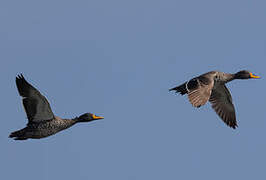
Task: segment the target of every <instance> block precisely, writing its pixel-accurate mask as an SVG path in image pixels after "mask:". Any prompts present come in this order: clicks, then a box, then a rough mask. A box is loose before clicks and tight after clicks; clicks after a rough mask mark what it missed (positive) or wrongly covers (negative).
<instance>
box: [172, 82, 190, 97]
mask: <svg viewBox="0 0 266 180" xmlns="http://www.w3.org/2000/svg"><path fill="white" fill-rule="evenodd" d="M169 91H176V93H180V94H181V95H184V94H187V93H188V91H187V88H186V83H184V84H182V85H180V86H176V87H174V88H172V89H169Z"/></svg>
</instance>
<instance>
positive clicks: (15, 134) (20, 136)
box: [9, 130, 28, 140]
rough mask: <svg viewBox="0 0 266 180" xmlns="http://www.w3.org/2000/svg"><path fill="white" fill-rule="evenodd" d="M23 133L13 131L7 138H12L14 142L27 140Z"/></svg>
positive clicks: (21, 131)
mask: <svg viewBox="0 0 266 180" xmlns="http://www.w3.org/2000/svg"><path fill="white" fill-rule="evenodd" d="M24 134H25V133H24V131H23V130H19V131H14V132H12V133H11V134H10V135H9V138H14V140H26V139H28V138H27V137H25V135H24Z"/></svg>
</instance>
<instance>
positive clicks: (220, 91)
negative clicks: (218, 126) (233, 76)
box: [209, 84, 237, 129]
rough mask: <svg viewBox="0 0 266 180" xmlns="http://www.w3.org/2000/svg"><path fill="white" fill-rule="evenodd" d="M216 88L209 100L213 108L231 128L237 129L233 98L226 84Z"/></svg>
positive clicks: (218, 85)
mask: <svg viewBox="0 0 266 180" xmlns="http://www.w3.org/2000/svg"><path fill="white" fill-rule="evenodd" d="M215 86H216V87H215V88H214V89H213V90H212V94H211V97H210V100H209V101H210V103H211V104H212V108H213V109H214V111H215V112H216V113H217V114H218V115H219V116H220V118H221V119H222V120H223V121H224V122H225V123H226V124H227V125H228V126H229V127H231V128H233V129H235V128H236V127H237V122H236V115H235V108H234V105H233V102H232V96H231V94H230V92H229V90H228V89H227V87H226V86H225V85H224V84H217V85H215Z"/></svg>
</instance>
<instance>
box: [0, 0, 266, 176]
mask: <svg viewBox="0 0 266 180" xmlns="http://www.w3.org/2000/svg"><path fill="white" fill-rule="evenodd" d="M265 7H266V1H263V0H223V1H220V0H219V1H218V0H201V1H198V0H179V1H174V0H134V1H127V0H90V1H86V0H75V1H69V0H46V1H38V0H37V1H36V0H24V1H20V0H12V1H10V0H2V1H0V22H1V27H0V81H1V101H0V105H1V126H0V147H1V153H0V159H1V161H0V169H1V173H0V179H27V180H31V179H38V180H51V179H64V180H73V179H92V180H107V179H108V180H148V179H152V180H162V179H167V180H176V179H182V180H187V179H211V180H213V179H215V180H224V179H241V180H250V179H256V180H260V179H265V178H266V171H265V164H266V140H265V137H266V119H265V106H266V101H265V90H266V85H265V77H266V74H265V66H266V61H265V58H266V36H265V34H266V23H265V20H266V11H265ZM242 69H248V70H250V71H252V72H254V73H255V74H257V75H260V76H262V79H259V80H236V81H234V82H231V83H229V84H228V85H227V86H228V88H229V89H230V91H231V94H232V97H233V101H234V105H235V108H236V115H237V121H238V124H239V128H237V129H236V130H233V129H231V128H229V127H227V126H226V125H225V124H224V123H223V122H222V121H221V120H220V118H219V117H218V116H217V115H216V114H215V112H214V111H213V110H212V109H211V107H210V104H209V103H207V104H206V105H205V106H203V107H201V108H199V109H196V108H193V107H192V106H191V105H190V103H189V102H188V100H187V98H186V97H185V96H180V95H175V94H174V93H170V92H168V89H169V88H171V87H174V86H176V85H178V84H181V83H183V82H184V81H186V80H188V79H190V78H192V77H194V76H197V75H200V74H202V73H205V72H207V71H211V70H220V71H224V72H229V73H235V72H237V71H239V70H242ZM18 73H23V74H24V76H25V78H26V79H27V80H28V81H29V82H30V83H31V84H33V85H34V86H35V87H36V88H38V89H39V90H40V91H41V92H42V93H43V95H45V96H46V97H47V99H48V100H49V102H50V104H51V107H52V109H53V112H54V113H55V114H56V115H58V116H60V117H63V118H73V117H75V116H78V115H80V114H82V113H85V112H93V113H95V114H96V115H100V116H104V117H105V119H104V120H102V121H95V122H92V123H87V124H85V123H83V124H77V125H75V126H73V127H71V128H70V129H67V130H65V131H62V132H60V133H58V134H56V135H54V136H51V137H48V138H45V139H41V140H27V141H14V140H12V139H10V138H8V135H9V133H10V132H12V131H15V130H18V129H21V128H23V127H25V125H26V123H27V119H26V114H25V112H24V110H23V107H22V104H21V98H20V97H19V95H18V92H17V88H16V85H15V76H16V75H17V74H18Z"/></svg>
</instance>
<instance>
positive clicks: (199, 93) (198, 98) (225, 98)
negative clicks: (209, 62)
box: [169, 70, 260, 129]
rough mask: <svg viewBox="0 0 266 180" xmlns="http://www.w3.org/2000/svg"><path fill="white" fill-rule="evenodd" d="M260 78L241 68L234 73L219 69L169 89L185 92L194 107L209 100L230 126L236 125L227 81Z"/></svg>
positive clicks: (182, 93) (234, 126)
mask: <svg viewBox="0 0 266 180" xmlns="http://www.w3.org/2000/svg"><path fill="white" fill-rule="evenodd" d="M252 78H255V79H257V78H260V77H259V76H256V75H254V74H253V73H251V72H249V71H247V70H243V71H239V72H237V73H235V74H229V73H224V72H219V71H211V72H208V73H205V74H202V75H200V76H198V77H195V78H193V79H191V80H189V81H187V82H185V83H184V84H182V85H180V86H177V87H174V88H172V89H169V91H176V93H180V94H181V95H184V94H187V95H188V99H189V101H190V103H191V104H192V105H193V106H194V107H200V106H202V105H204V104H206V102H207V101H209V102H210V103H211V105H212V108H213V109H214V110H215V112H216V113H217V114H218V115H219V116H220V118H221V119H222V120H223V121H224V122H225V123H226V124H227V125H228V126H229V127H231V128H234V129H235V128H236V127H237V121H236V115H235V108H234V105H233V102H232V97H231V94H230V92H229V90H228V89H227V87H226V86H225V84H226V83H227V82H230V81H232V80H234V79H252Z"/></svg>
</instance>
